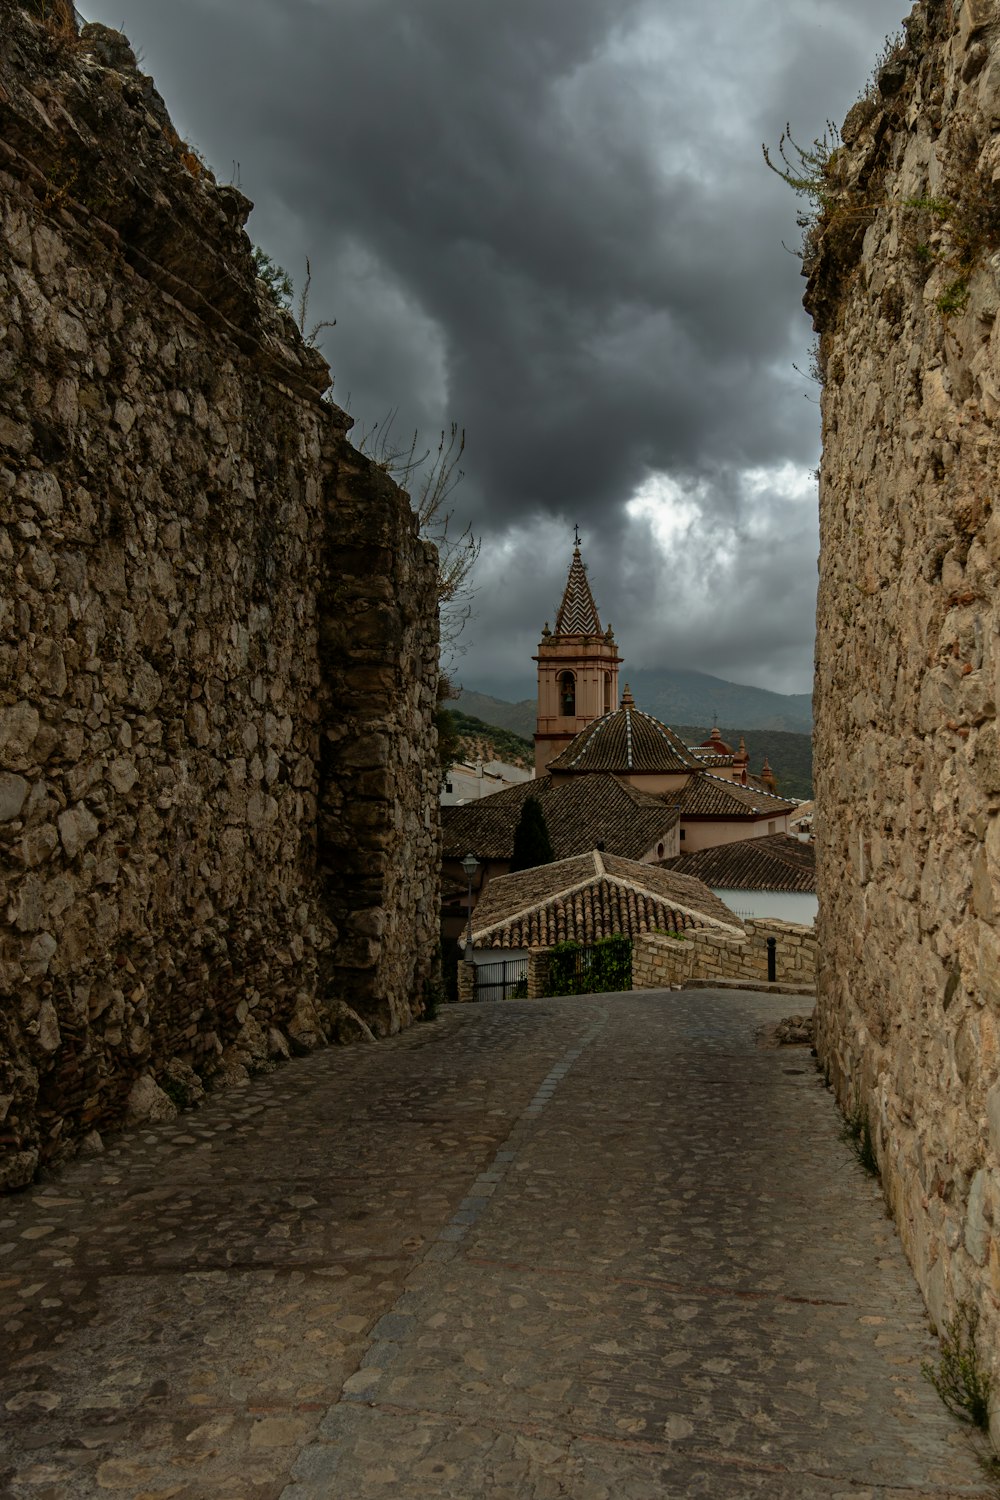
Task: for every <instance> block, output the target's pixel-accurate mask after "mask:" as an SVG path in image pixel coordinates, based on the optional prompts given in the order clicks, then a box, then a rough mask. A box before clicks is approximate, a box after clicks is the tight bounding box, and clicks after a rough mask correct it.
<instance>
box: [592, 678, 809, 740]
mask: <svg viewBox="0 0 1000 1500" xmlns="http://www.w3.org/2000/svg"><path fill="white" fill-rule="evenodd" d="M626 678H627V679H628V683H629V686H630V687H631V689H632V696H633V697H634V698H635V701H636V703H637V704H638V705H639V707H640V708H641V709H644V710H645V712H646V713H648V714H652V715H653V717H654V718H657V719H662V720H663V722H664V724H669V725H670V727H671V728H672V729H676V728H677V726H678V725H679V724H708V725H709V727H711V726H712V724H713V723H714V724H720V725H721V724H736V725H738V726H739V730H740V731H741V732H742V733H744V734H745V733H746V732H747V731H748V730H750V729H781V730H786V731H788V732H789V733H791V734H811V733H812V696H811V694H809V693H769V692H768V691H767V690H766V689H765V688H755V687H743V686H741V685H740V684H739V683H737V682H726V681H725V680H724V679H723V678H721V677H710V676H709V674H708V673H707V672H684V671H675V670H674V669H672V668H661V669H658V670H656V671H646V670H644V669H642V668H637V669H636V670H635V671H634V672H630V671H628V664H627V663H626V670H625V672H624V673H623V675H622V676H621V678H620V679H619V681H620V682H621V683H622V685H624V683H625V680H626ZM716 715H718V717H716Z"/></svg>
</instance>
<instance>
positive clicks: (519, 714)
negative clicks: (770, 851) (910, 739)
mask: <svg viewBox="0 0 1000 1500" xmlns="http://www.w3.org/2000/svg"><path fill="white" fill-rule="evenodd" d="M695 675H698V674H695ZM709 680H713V679H709ZM714 680H716V681H718V680H719V679H714ZM744 691H747V692H755V691H756V689H754V688H748V689H745V690H744ZM766 696H768V697H779V696H780V695H779V694H777V693H772V694H767V695H766ZM640 701H641V700H640ZM459 703H460V704H461V708H460V709H457V710H456V709H450V710H449V712H450V713H451V715H452V716H453V718H455V719H456V720H462V721H463V722H464V723H465V724H468V725H479V726H480V731H479V732H480V733H487V734H490V735H500V734H503V732H504V729H506V730H507V731H508V732H509V733H510V735H511V739H512V741H513V746H514V747H517V748H516V750H515V753H516V754H517V755H518V756H520V757H522V758H523V760H524V763H525V764H526V765H531V763H532V755H533V753H534V752H533V750H532V742H531V739H530V736H531V735H533V734H534V731H535V700H534V699H533V698H531V699H525V700H524V701H523V702H521V703H504V701H503V700H502V699H501V698H490V697H488V696H487V695H486V694H485V693H473V692H463V693H462V696H461V698H460V699H459ZM642 706H643V707H644V708H645V703H643V704H642ZM473 709H474V710H475V714H476V717H472V716H471V712H470V711H471V710H473ZM647 712H650V713H652V712H653V710H652V709H648V710H647ZM655 717H656V718H659V719H663V721H664V722H665V723H667V724H669V725H670V727H671V729H673V730H674V732H675V733H676V734H679V735H680V737H681V739H682V740H684V742H685V743H686V744H690V745H698V744H700V743H701V742H702V741H703V740H707V739H708V736H709V731H710V729H711V727H712V724H711V720H710V718H709V721H708V722H705V721H703V722H702V723H700V724H699V723H687V722H674V721H673V720H671V719H669V718H667V717H666V715H664V714H656V715H655ZM497 725H501V726H503V728H500V729H497V728H496V727H494V726H497ZM720 727H721V731H722V738H723V739H724V740H725V741H726V742H727V743H728V744H730V745H732V746H734V747H735V746H736V745H738V744H739V740H740V735H741V734H742V735H743V736H744V738H745V739H746V744H747V749H748V750H749V752H750V767H751V770H753V771H759V770H760V768H761V766H762V765H763V763H764V757H765V756H766V757H767V759H768V760H769V761H770V762H771V769H772V771H773V772H774V774H775V776H776V777H777V781H778V791H779V792H780V793H782V795H783V796H786V797H799V798H802V799H803V800H808V799H809V798H810V797H811V796H812V794H813V793H812V737H811V735H810V734H808V733H806V734H797V733H792V732H790V731H788V730H783V729H769V728H767V729H749V728H748V727H747V725H746V724H745V723H744V724H736V725H735V726H732V727H731V726H727V725H725V724H723V725H721V726H720ZM459 733H460V734H465V733H469V734H475V733H476V730H475V729H470V730H468V731H466V730H464V729H459ZM504 744H505V745H506V744H507V742H506V741H504ZM511 748H512V747H511V746H509V745H508V746H507V748H506V749H503V750H501V749H500V748H499V747H498V748H497V750H496V751H495V754H496V758H497V760H507V761H513V762H514V764H518V761H517V760H515V759H514V754H512V753H511Z"/></svg>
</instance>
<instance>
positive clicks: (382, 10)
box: [82, 0, 909, 697]
mask: <svg viewBox="0 0 1000 1500" xmlns="http://www.w3.org/2000/svg"><path fill="white" fill-rule="evenodd" d="M82 9H83V11H84V14H85V15H86V17H87V18H88V19H91V20H98V21H103V22H105V23H106V24H108V25H112V26H115V27H121V28H122V29H123V30H124V31H125V33H126V35H127V36H128V38H129V40H130V41H131V42H132V44H133V46H134V47H135V48H136V50H137V52H138V53H139V54H140V61H141V65H142V66H143V68H144V69H145V70H146V71H148V72H150V73H152V74H153V76H154V78H155V80H156V83H157V85H158V87H159V89H160V92H161V93H162V94H163V96H164V98H165V100H166V102H167V105H168V108H169V109H170V111H171V114H172V116H173V120H174V123H175V125H176V126H177V128H178V130H179V131H180V133H181V134H182V135H184V136H185V137H186V138H187V139H189V140H190V141H192V142H193V143H194V144H195V145H197V146H198V148H199V149H200V150H201V152H202V153H203V155H204V156H205V157H206V159H207V160H208V162H209V163H210V164H211V165H212V167H213V168H214V170H215V172H216V174H217V176H218V177H219V180H220V181H224V182H225V181H236V182H238V184H239V185H240V187H241V188H242V189H243V191H244V192H245V193H247V194H248V196H249V197H251V198H252V199H253V200H254V202H255V204H256V208H255V211H254V213H253V215H252V216H251V219H250V223H249V226H248V228H249V232H250V234H251V236H252V238H253V239H254V240H255V241H256V242H257V243H258V244H260V245H262V246H263V247H264V248H265V249H267V250H268V251H269V252H270V253H271V254H272V255H273V256H274V258H275V259H276V260H278V261H279V262H280V263H281V264H282V265H284V266H285V267H286V268H287V270H288V271H289V273H290V274H291V276H292V277H293V279H294V280H295V281H296V283H297V284H298V283H300V282H301V280H302V277H303V274H304V264H305V258H306V256H307V255H308V257H309V258H310V261H311V264H312V272H313V281H312V302H311V313H312V316H313V317H314V318H315V319H319V318H336V320H337V326H336V328H335V329H334V330H333V331H332V332H331V333H329V334H328V335H326V337H325V340H324V342H323V349H324V352H325V353H326V355H327V357H328V359H329V360H330V363H331V367H332V370H333V374H334V377H335V391H334V394H335V397H336V398H337V399H338V400H339V401H340V403H341V404H342V405H346V406H348V409H349V410H350V411H351V413H352V415H354V416H355V417H356V418H357V420H358V424H359V426H361V427H370V426H371V425H372V424H373V423H376V422H379V421H381V420H382V419H383V417H384V416H385V414H386V413H387V412H388V411H390V410H391V409H396V410H398V416H397V418H396V428H397V431H398V432H399V433H400V435H401V436H404V435H406V434H408V433H409V432H411V431H412V430H413V429H414V428H418V429H419V431H420V433H421V435H422V437H423V438H424V439H425V441H426V442H427V443H432V444H435V445H436V441H437V436H438V433H439V431H440V429H441V428H442V426H444V425H446V424H448V423H450V422H451V421H456V422H457V423H458V424H459V425H460V426H462V427H464V428H465V430H466V452H465V457H464V460H463V468H464V471H465V478H464V480H463V482H462V484H461V486H460V488H459V489H458V490H457V491H456V492H455V495H454V501H455V505H456V507H457V509H458V511H459V513H460V516H459V519H460V520H461V521H463V522H464V521H466V520H467V521H470V522H471V523H472V525H473V527H474V529H475V531H476V533H477V534H479V535H481V536H482V554H481V558H480V562H479V564H478V567H477V571H476V584H477V595H476V601H475V618H474V619H473V620H472V621H471V623H470V624H469V626H468V627H467V629H466V632H465V636H464V643H465V646H466V651H465V654H464V656H463V657H462V659H461V661H460V662H459V663H458V675H459V677H460V678H461V680H462V681H463V682H464V683H465V685H466V686H467V687H475V688H478V689H481V690H484V691H487V692H494V693H496V694H497V695H499V696H511V697H522V696H526V695H527V694H528V693H529V692H533V686H534V668H533V666H532V663H531V655H532V652H533V651H534V650H535V648H536V644H537V640H538V636H539V633H540V630H541V627H542V625H543V623H544V621H545V620H546V619H548V620H549V621H550V622H552V621H553V617H554V613H555V609H556V606H557V603H558V600H559V598H560V595H561V592H562V588H563V584H564V582H565V577H566V572H567V569H568V566H569V562H570V558H571V554H572V544H573V526H574V523H579V526H580V531H581V535H582V538H583V556H584V560H585V561H586V562H587V564H588V568H589V574H590V580H591V585H592V587H593V590H594V594H595V597H596V599H597V603H598V606H599V608H600V610H601V613H602V618H603V620H604V621H605V623H606V622H607V621H608V620H609V619H610V620H611V621H612V623H613V624H614V627H615V631H616V634H617V637H618V640H619V643H620V645H621V648H622V653H623V655H624V656H625V658H626V676H627V670H628V666H629V665H634V666H642V667H656V666H661V665H662V666H666V665H671V666H680V667H692V668H697V669H699V670H701V671H706V672H712V673H715V674H716V675H718V676H722V677H726V678H729V679H731V680H733V681H737V682H745V683H752V684H755V685H758V686H761V687H768V688H772V689H775V690H777V691H779V692H804V691H808V690H809V689H810V687H811V684H812V651H813V615H814V607H815V586H816V553H817V547H818V542H817V527H816V487H815V482H814V480H813V477H812V471H813V470H814V469H815V467H816V464H817V462H818V452H819V412H818V407H817V406H816V405H815V396H816V394H817V393H816V389H815V387H814V386H812V385H811V384H810V382H809V380H808V379H807V378H806V377H805V376H804V375H800V374H798V373H796V371H795V369H794V368H793V366H794V365H798V366H800V367H801V369H802V370H807V369H808V363H809V359H808V352H807V351H808V345H809V342H810V339H811V330H810V326H809V322H808V319H807V317H806V315H805V313H804V312H803V311H802V308H801V305H800V299H801V296H802V291H803V287H804V283H803V282H802V281H801V279H800V276H799V264H798V262H797V261H796V260H795V259H794V258H793V257H792V256H791V255H789V254H787V253H786V252H785V250H784V249H783V248H782V241H783V240H784V241H785V242H786V244H788V245H790V246H795V245H797V243H798V240H799V232H798V230H797V229H796V226H795V212H796V202H795V199H794V197H793V195H792V194H791V192H790V190H789V189H787V188H786V187H784V185H783V184H782V183H780V182H779V181H778V179H777V178H775V177H774V176H772V175H771V174H770V173H769V172H768V171H767V170H766V168H765V167H764V164H763V161H762V159H761V150H760V146H761V142H762V141H767V142H769V143H770V144H772V145H776V143H777V141H778V137H779V136H780V134H781V131H782V128H783V126H784V124H785V122H786V120H790V121H791V123H792V129H793V133H795V134H796V135H797V136H798V137H799V138H800V139H804V140H806V141H808V140H811V139H812V137H813V136H814V135H816V134H817V133H818V132H821V131H822V129H823V125H824V121H825V120H826V118H827V117H830V118H832V119H834V120H836V121H838V122H840V121H841V120H842V119H843V116H844V114H845V113H846V112H847V110H848V109H849V108H850V106H851V104H852V103H853V102H854V100H855V98H856V97H857V96H858V94H859V92H860V91H861V90H862V89H863V88H864V86H865V84H866V82H867V81H868V79H869V77H870V74H871V71H872V67H873V65H874V62H875V58H876V56H877V54H878V53H879V51H880V50H881V48H882V45H883V43H884V39H885V36H886V34H887V33H888V32H895V31H896V30H897V28H898V26H899V23H900V21H901V18H902V16H903V15H904V14H906V12H907V10H908V9H909V7H908V5H907V4H906V3H905V0H783V3H776V0H683V3H682V0H169V3H165V0H82Z"/></svg>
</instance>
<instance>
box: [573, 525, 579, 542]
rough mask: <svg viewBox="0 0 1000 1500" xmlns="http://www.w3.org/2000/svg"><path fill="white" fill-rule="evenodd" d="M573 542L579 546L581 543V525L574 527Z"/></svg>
mask: <svg viewBox="0 0 1000 1500" xmlns="http://www.w3.org/2000/svg"><path fill="white" fill-rule="evenodd" d="M573 543H574V545H575V546H577V547H579V545H580V528H579V526H574V527H573Z"/></svg>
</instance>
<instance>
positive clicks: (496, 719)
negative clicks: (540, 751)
mask: <svg viewBox="0 0 1000 1500" xmlns="http://www.w3.org/2000/svg"><path fill="white" fill-rule="evenodd" d="M458 704H459V708H458V710H457V712H461V713H463V714H469V715H474V716H475V717H476V718H478V719H480V720H485V722H486V723H487V724H498V725H499V726H500V728H501V729H509V730H511V731H512V732H513V733H514V734H516V735H519V736H520V737H521V738H522V739H526V740H529V741H530V742H531V743H532V744H534V733H535V714H536V710H537V704H536V702H535V699H534V698H524V699H523V700H522V701H521V702H520V703H505V702H504V700H503V699H502V698H491V697H490V696H489V694H488V693H474V692H472V691H471V689H468V688H463V689H462V691H461V692H460V693H459V695H458ZM448 712H449V713H455V712H456V710H455V709H453V708H451V709H449V710H448ZM533 753H534V751H532V754H533Z"/></svg>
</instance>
